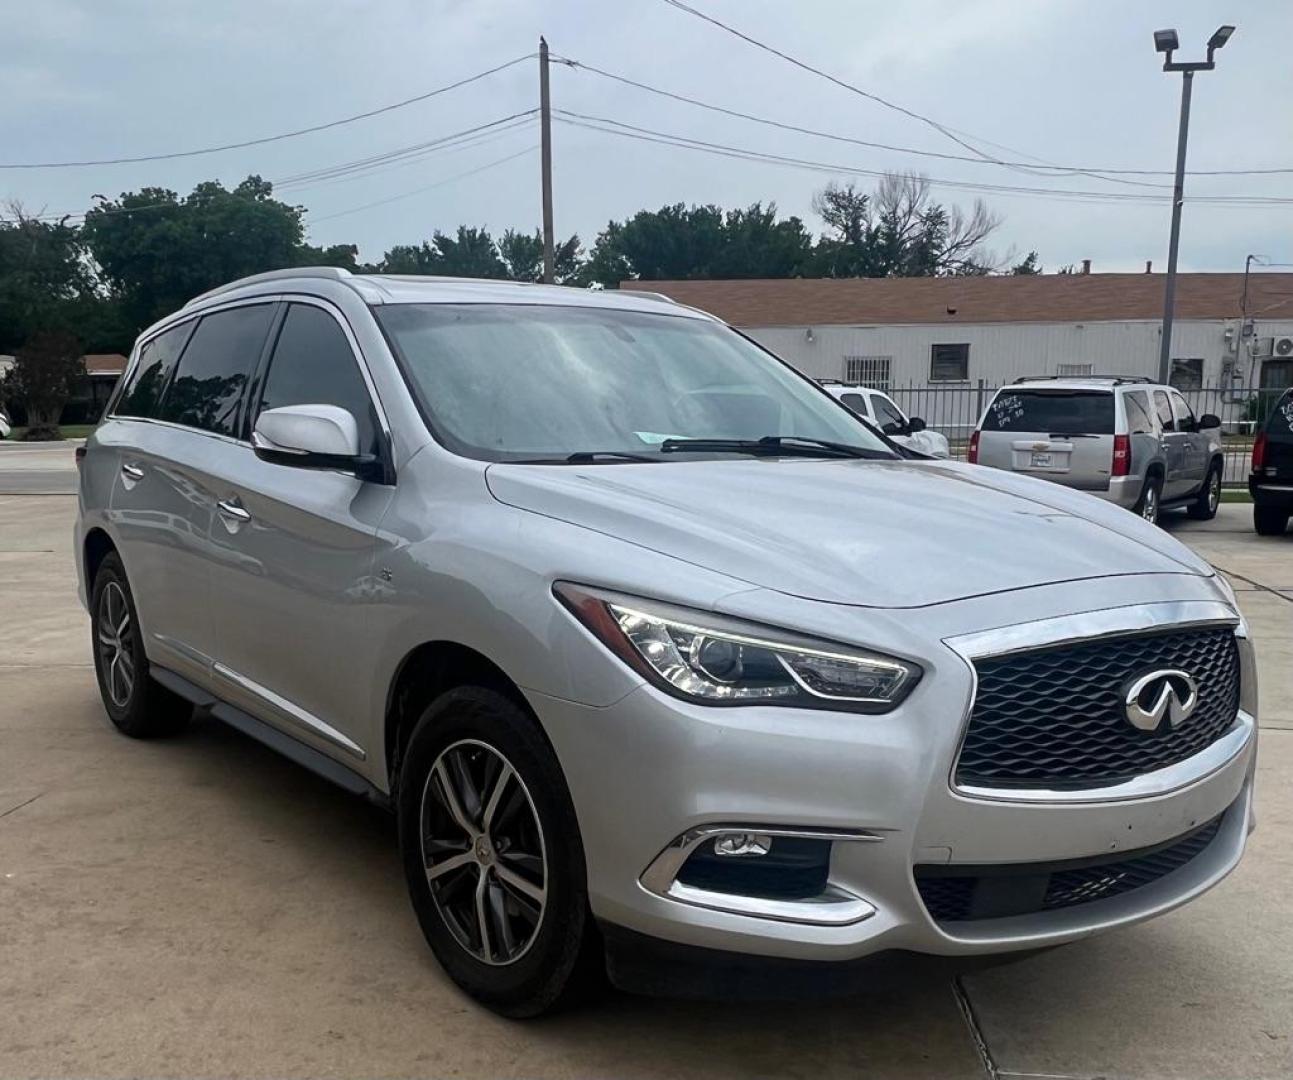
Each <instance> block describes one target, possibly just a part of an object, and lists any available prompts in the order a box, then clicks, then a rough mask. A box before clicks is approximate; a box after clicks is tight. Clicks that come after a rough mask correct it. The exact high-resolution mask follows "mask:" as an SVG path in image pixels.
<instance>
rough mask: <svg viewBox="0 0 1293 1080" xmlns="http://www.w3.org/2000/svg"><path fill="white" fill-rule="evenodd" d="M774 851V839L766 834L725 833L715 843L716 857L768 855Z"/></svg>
mask: <svg viewBox="0 0 1293 1080" xmlns="http://www.w3.org/2000/svg"><path fill="white" fill-rule="evenodd" d="M771 850H772V837H771V836H768V835H767V834H766V833H748V832H747V833H724V834H723V835H722V836H720V837H718V839H716V840H715V841H714V854H715V855H748V856H758V855H766V854H767V853H768V852H769V851H771Z"/></svg>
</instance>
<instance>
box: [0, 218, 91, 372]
mask: <svg viewBox="0 0 1293 1080" xmlns="http://www.w3.org/2000/svg"><path fill="white" fill-rule="evenodd" d="M97 299H98V298H97V296H96V293H95V283H94V277H93V274H92V272H91V268H90V265H89V263H88V262H87V261H86V259H85V258H84V252H83V250H82V246H81V237H80V231H79V230H78V229H77V228H76V227H75V226H72V225H69V224H68V223H67V222H66V221H65V220H63V221H41V220H39V219H38V218H36V217H34V216H31V215H29V214H27V213H26V212H25V211H24V210H23V208H22V207H21V206H18V205H16V204H15V205H11V206H10V207H9V208H8V212H7V214H6V216H5V217H3V218H0V352H13V351H14V350H16V349H18V348H19V347H20V346H22V344H23V343H24V342H25V341H27V339H28V338H29V337H31V335H32V334H35V333H38V332H40V331H46V330H47V331H53V330H70V329H72V328H73V327H76V326H78V325H79V324H80V323H82V322H83V321H84V318H85V316H86V315H87V314H89V313H90V311H89V309H91V308H93V307H94V306H95V304H96V301H97Z"/></svg>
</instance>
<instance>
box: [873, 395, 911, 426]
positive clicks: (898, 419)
mask: <svg viewBox="0 0 1293 1080" xmlns="http://www.w3.org/2000/svg"><path fill="white" fill-rule="evenodd" d="M871 404H872V405H874V406H875V422H876V423H877V424H879V425H880V426H881V427H883V426H884V425H885V424H897V425H898V426H899V427H906V425H907V421H906V420H905V419H904V418H903V415H902V413H900V412H899V411H898V406H897V405H895V404H894V403H893V402H892V401H890V400H889V399H888V398H882V397H873V398H872V399H871Z"/></svg>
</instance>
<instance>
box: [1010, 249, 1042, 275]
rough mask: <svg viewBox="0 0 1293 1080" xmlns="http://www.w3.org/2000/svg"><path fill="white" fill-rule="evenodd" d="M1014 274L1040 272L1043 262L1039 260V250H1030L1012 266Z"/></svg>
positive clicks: (1011, 270) (1011, 269)
mask: <svg viewBox="0 0 1293 1080" xmlns="http://www.w3.org/2000/svg"><path fill="white" fill-rule="evenodd" d="M1010 272H1011V273H1012V274H1016V275H1019V274H1040V273H1041V272H1042V264H1041V263H1040V262H1039V261H1038V256H1037V252H1035V251H1030V252H1029V253H1028V254H1027V255H1025V256H1024V257H1023V258H1022V259H1020V260H1019V262H1017V263H1015V265H1014V266H1012V267H1011V268H1010Z"/></svg>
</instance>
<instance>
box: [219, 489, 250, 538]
mask: <svg viewBox="0 0 1293 1080" xmlns="http://www.w3.org/2000/svg"><path fill="white" fill-rule="evenodd" d="M216 509H217V510H218V511H219V512H220V518H221V520H222V521H224V524H225V528H226V529H228V530H229V531H230V532H237V531H238V530H239V529H240V528H242V527H243V526H244V525H246V524H247V522H249V521H250V520H251V514H250V513H248V512H247V508H246V507H245V506H243V505H242V503H241V502H240V501H239V499H238V496H236V495H235V496H234V497H233V498H231V499H221V500H220V501H219V502H218V503H216Z"/></svg>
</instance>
